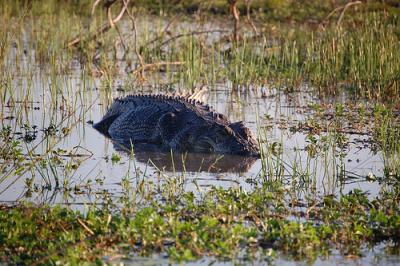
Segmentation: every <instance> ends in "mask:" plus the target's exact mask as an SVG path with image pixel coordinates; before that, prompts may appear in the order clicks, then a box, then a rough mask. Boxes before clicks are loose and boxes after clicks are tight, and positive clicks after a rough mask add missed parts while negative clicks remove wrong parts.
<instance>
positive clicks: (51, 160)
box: [0, 69, 383, 208]
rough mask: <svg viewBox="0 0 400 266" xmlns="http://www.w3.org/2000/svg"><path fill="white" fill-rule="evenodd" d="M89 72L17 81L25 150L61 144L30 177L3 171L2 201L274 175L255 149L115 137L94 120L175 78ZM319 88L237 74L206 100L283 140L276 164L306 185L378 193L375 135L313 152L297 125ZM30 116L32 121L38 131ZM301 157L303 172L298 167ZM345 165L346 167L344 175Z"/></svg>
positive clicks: (83, 196) (82, 198)
mask: <svg viewBox="0 0 400 266" xmlns="http://www.w3.org/2000/svg"><path fill="white" fill-rule="evenodd" d="M82 73H83V72H82V71H81V70H79V69H77V70H75V74H73V75H65V76H62V75H61V76H60V75H58V76H57V78H56V79H55V78H54V77H53V78H51V75H46V74H43V73H42V74H37V75H36V74H35V75H33V76H32V77H29V78H24V77H22V78H16V79H14V80H13V83H12V86H13V87H14V88H13V89H12V93H13V99H14V101H10V100H9V99H10V96H9V94H10V91H11V90H10V91H9V92H8V94H7V96H6V97H7V99H8V100H6V101H5V102H3V103H2V105H3V106H2V107H1V110H2V112H3V114H2V117H3V118H6V119H3V120H2V126H3V127H7V126H10V127H11V129H12V131H13V132H14V131H15V132H16V133H17V134H14V135H13V137H14V139H19V141H20V142H21V143H22V152H23V153H24V154H28V151H29V154H30V157H31V159H30V160H34V159H35V158H36V157H37V156H36V155H40V154H44V153H45V151H49V150H51V152H49V153H48V155H47V156H45V158H46V159H47V161H48V163H47V164H39V163H38V164H37V166H36V167H34V168H32V169H31V170H29V171H27V172H26V173H25V174H23V175H22V176H21V177H10V178H7V179H5V180H3V182H1V183H0V201H7V202H9V201H17V200H22V199H23V200H29V201H34V202H47V203H69V204H72V205H76V206H80V205H81V204H83V203H91V202H95V201H96V202H98V201H99V198H100V196H99V194H101V193H100V192H104V191H107V193H110V194H111V195H114V196H116V197H118V195H119V194H120V193H121V189H122V188H121V182H122V180H123V179H128V180H130V181H131V183H132V184H135V182H136V181H135V180H137V179H138V178H139V177H145V178H147V179H154V182H163V178H164V177H168V178H169V177H171V176H183V177H184V180H185V181H184V186H185V190H189V191H199V190H203V189H207V188H208V187H210V186H221V187H224V188H228V187H232V186H234V187H238V186H241V187H243V188H245V189H247V190H251V189H252V185H251V184H252V183H254V182H257V180H258V181H259V180H262V179H266V178H271V177H269V176H268V175H266V174H265V173H266V172H267V173H268V172H269V170H270V169H271V166H270V165H269V166H268V165H267V166H266V167H264V168H263V163H262V161H261V160H260V159H254V158H244V157H240V156H220V155H202V154H169V153H161V152H157V151H152V152H141V151H139V150H138V151H134V156H132V153H131V151H129V150H127V149H126V148H125V147H120V146H118V145H114V143H113V142H112V141H111V140H110V139H107V138H106V137H105V136H103V135H101V134H100V133H99V132H97V131H96V130H94V129H93V128H92V126H91V125H90V123H88V121H89V122H90V121H94V122H96V121H99V120H100V119H101V117H102V116H103V114H104V112H105V111H106V108H107V105H108V104H109V103H110V99H112V98H113V97H118V96H123V95H126V94H134V93H138V92H139V93H153V94H155V93H163V94H166V93H168V92H167V91H166V89H165V86H160V84H159V83H158V82H159V81H157V82H155V83H154V85H151V86H145V87H138V86H136V85H132V83H131V82H132V81H131V80H129V77H126V78H123V79H121V80H118V81H113V82H111V83H112V86H113V90H112V91H110V90H106V89H105V86H104V84H105V83H110V82H107V81H105V79H104V78H103V79H100V78H99V79H96V78H91V77H88V76H84V75H83V74H82ZM171 87H172V88H173V90H175V91H181V90H183V88H180V87H179V85H174V84H172V85H170V86H169V89H168V90H169V91H171V89H170V88H171ZM310 91H311V90H310V89H309V88H307V86H304V87H303V88H302V89H301V90H299V91H298V92H294V93H290V94H286V93H283V92H281V91H278V90H275V89H274V88H267V87H262V88H261V87H254V88H246V89H243V88H238V89H233V88H232V84H230V83H229V82H227V83H224V84H217V85H215V86H210V87H209V93H208V95H207V97H206V99H205V101H206V103H208V104H209V105H211V106H213V107H214V108H215V109H216V110H217V111H218V112H220V113H223V114H225V115H227V116H228V117H229V119H230V120H231V121H239V120H242V121H244V122H245V124H246V125H247V126H248V127H249V128H250V129H251V130H252V131H253V132H254V133H255V134H256V133H257V132H258V133H257V135H258V136H259V137H260V140H261V142H262V143H263V144H262V145H263V146H264V147H265V149H266V147H268V146H270V145H274V143H275V144H277V145H275V147H280V146H281V147H282V149H281V151H282V153H281V155H278V157H275V156H272V155H268V156H267V157H268V158H270V159H273V160H272V162H273V164H275V165H276V164H277V163H281V164H283V165H284V166H285V173H284V178H285V180H284V182H285V183H286V184H287V185H293V184H296V185H297V186H298V187H299V188H300V191H302V189H303V190H304V191H305V193H307V191H308V190H310V188H311V186H312V187H313V189H312V191H314V192H317V193H319V194H336V195H339V194H340V193H341V192H348V191H349V190H352V189H355V188H357V189H361V190H363V191H368V192H369V193H370V195H371V196H373V195H376V194H377V193H378V192H379V190H380V185H379V183H378V182H367V181H366V178H365V177H367V176H368V175H370V176H371V175H374V176H378V177H379V176H382V175H383V162H382V159H381V155H380V154H379V153H376V154H374V153H373V152H372V151H371V150H370V149H369V148H368V147H360V144H359V143H360V142H362V140H363V138H365V139H368V137H360V136H358V135H349V136H348V137H349V140H350V142H349V145H348V146H347V147H345V148H344V149H343V150H342V153H343V156H342V157H340V156H338V151H337V148H335V149H332V151H331V152H327V153H326V155H323V156H322V155H321V156H317V158H310V157H309V156H308V153H307V151H306V149H305V147H306V145H308V144H309V141H307V135H306V133H301V132H292V131H291V130H290V128H291V126H293V125H296V124H297V123H298V122H301V121H304V120H305V119H307V118H308V117H310V116H312V115H313V112H312V111H311V110H310V109H309V108H308V106H309V105H310V104H311V103H318V102H319V101H320V100H319V99H318V97H316V96H315V95H313V93H312V92H310ZM27 95H28V96H27ZM26 96H27V97H26ZM26 99H28V100H26ZM344 99H345V98H344ZM107 100H108V101H107ZM331 100H332V99H331ZM333 100H335V99H333ZM336 101H338V99H336ZM341 101H343V98H342V99H341ZM344 101H345V100H344ZM322 123H323V121H322ZM326 123H328V121H327V122H326ZM24 125H25V126H26V125H27V126H29V130H27V129H26V127H25V126H24ZM53 126H54V127H53ZM24 127H25V129H24ZM27 133H29V134H30V135H32V136H33V137H32V139H33V140H31V139H30V138H29V136H28V141H26V140H27V137H26V136H27ZM29 134H28V135H29ZM325 135H326V134H325ZM317 137H318V136H317ZM266 150H267V149H266ZM334 150H335V152H333V151H334ZM267 153H268V154H271V153H270V152H267ZM57 154H58V155H57ZM56 155H57V156H56ZM269 161H270V162H271V160H269ZM294 165H296V169H297V172H298V174H297V175H295V176H294V175H293V168H294ZM11 167H12V166H9V168H11ZM340 169H341V171H340ZM160 172H161V173H162V174H161V175H160V174H159V173H160ZM273 172H274V171H273ZM307 173H308V174H309V175H308V176H309V177H310V179H309V180H308V181H305V180H304V178H303V177H302V174H303V176H306V174H307ZM340 173H342V174H343V173H344V175H342V176H341V177H340V178H339V176H340ZM272 178H273V177H272ZM27 180H31V181H32V182H33V185H32V188H33V189H31V190H28V189H27V186H26V183H27ZM44 180H49V182H45V181H44ZM56 180H58V183H59V184H60V186H64V187H68V188H69V189H68V190H67V192H66V190H65V189H64V190H62V189H61V190H60V189H54V187H55V186H56ZM49 184H51V186H49ZM27 192H29V193H27ZM100 201H101V199H100ZM78 208H79V207H78Z"/></svg>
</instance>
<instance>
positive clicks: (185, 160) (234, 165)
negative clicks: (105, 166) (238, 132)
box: [113, 141, 257, 173]
mask: <svg viewBox="0 0 400 266" xmlns="http://www.w3.org/2000/svg"><path fill="white" fill-rule="evenodd" d="M113 144H114V148H115V150H117V151H119V152H122V153H125V154H130V153H131V145H130V143H123V142H117V141H113ZM134 154H135V159H136V160H137V161H139V162H141V163H146V164H149V165H152V166H155V167H157V168H158V169H160V170H164V171H170V172H174V171H177V172H210V173H243V172H247V171H248V170H249V169H250V168H251V166H252V165H253V164H254V163H255V162H256V161H257V158H255V157H246V156H238V155H227V154H225V155H218V154H204V153H174V154H172V153H166V152H162V151H160V149H159V147H158V146H157V145H153V144H142V143H140V144H135V147H134Z"/></svg>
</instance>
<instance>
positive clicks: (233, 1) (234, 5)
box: [228, 0, 239, 42]
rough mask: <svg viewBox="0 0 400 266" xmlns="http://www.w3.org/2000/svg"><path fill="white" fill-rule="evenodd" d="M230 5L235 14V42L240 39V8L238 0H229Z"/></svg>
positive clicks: (233, 14) (232, 12)
mask: <svg viewBox="0 0 400 266" xmlns="http://www.w3.org/2000/svg"><path fill="white" fill-rule="evenodd" d="M228 3H229V5H230V11H231V14H232V16H233V20H234V24H233V40H234V41H235V42H237V41H239V34H238V31H239V10H238V8H237V3H238V0H228Z"/></svg>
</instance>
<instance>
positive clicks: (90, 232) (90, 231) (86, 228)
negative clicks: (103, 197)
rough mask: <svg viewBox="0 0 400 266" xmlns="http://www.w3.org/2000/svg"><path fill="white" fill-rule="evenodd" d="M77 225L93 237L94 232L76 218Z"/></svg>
mask: <svg viewBox="0 0 400 266" xmlns="http://www.w3.org/2000/svg"><path fill="white" fill-rule="evenodd" d="M78 223H79V224H80V225H82V227H83V228H84V229H85V230H86V231H87V232H88V233H89V234H90V235H92V236H93V235H94V232H93V231H92V229H90V228H89V227H88V226H87V225H86V224H85V223H84V222H83V221H82V220H81V219H79V218H78Z"/></svg>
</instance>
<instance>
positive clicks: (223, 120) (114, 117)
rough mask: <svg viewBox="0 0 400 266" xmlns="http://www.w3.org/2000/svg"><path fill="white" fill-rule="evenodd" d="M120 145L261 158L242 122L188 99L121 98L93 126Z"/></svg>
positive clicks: (134, 96)
mask: <svg viewBox="0 0 400 266" xmlns="http://www.w3.org/2000/svg"><path fill="white" fill-rule="evenodd" d="M93 127H94V128H95V129H97V130H98V131H99V132H101V133H102V134H104V135H106V136H107V137H109V138H111V139H112V140H113V141H116V142H120V143H125V144H126V143H131V144H133V146H135V144H140V143H146V144H155V145H157V146H159V147H160V148H161V149H162V150H166V151H170V150H172V151H177V152H186V151H188V152H200V153H219V154H236V155H243V156H255V157H259V156H260V152H259V145H258V142H257V140H256V138H255V137H254V136H253V134H252V133H251V131H250V130H249V129H248V128H247V127H246V126H245V125H244V123H243V122H242V121H240V122H235V123H231V122H230V121H229V120H228V118H227V117H226V116H225V115H223V114H221V113H218V112H215V111H214V110H213V109H212V108H211V107H210V106H208V105H206V104H204V103H202V102H200V101H198V100H195V99H190V98H187V97H180V96H164V95H129V96H126V97H124V98H117V99H115V100H114V102H113V104H112V105H111V106H110V108H109V109H108V111H107V112H106V114H105V115H104V117H103V118H102V119H101V121H99V122H98V123H95V124H94V125H93Z"/></svg>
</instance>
